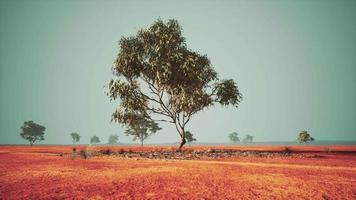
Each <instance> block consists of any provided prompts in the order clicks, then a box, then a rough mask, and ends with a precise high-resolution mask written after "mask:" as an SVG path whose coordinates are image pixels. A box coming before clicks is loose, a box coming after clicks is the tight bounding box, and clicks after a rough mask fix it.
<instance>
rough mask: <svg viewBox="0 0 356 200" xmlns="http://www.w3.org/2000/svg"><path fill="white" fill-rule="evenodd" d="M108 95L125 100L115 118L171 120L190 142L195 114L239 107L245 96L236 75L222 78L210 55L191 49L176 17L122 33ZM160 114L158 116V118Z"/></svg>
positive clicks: (127, 121)
mask: <svg viewBox="0 0 356 200" xmlns="http://www.w3.org/2000/svg"><path fill="white" fill-rule="evenodd" d="M119 45H120V52H119V54H118V55H117V58H116V59H115V62H114V66H113V73H114V75H115V76H117V77H118V79H115V80H114V79H112V80H111V81H110V83H109V90H108V93H107V94H108V96H109V97H110V98H111V99H112V100H116V99H120V100H121V101H120V106H119V108H118V109H117V110H116V111H115V112H114V113H113V115H112V120H113V121H115V122H118V123H120V124H123V125H125V126H128V127H131V128H132V127H133V123H135V121H137V118H139V119H140V120H141V118H144V119H145V121H147V122H150V123H153V122H154V121H163V122H169V123H172V124H174V125H175V128H176V130H177V132H178V134H179V136H180V138H181V142H180V145H179V147H178V150H180V149H181V148H182V147H183V145H184V144H185V143H186V139H185V138H186V137H185V134H186V130H185V126H186V124H187V123H188V122H189V121H190V119H191V117H192V116H193V115H194V114H196V113H198V112H199V111H201V110H203V109H204V108H207V107H210V106H212V105H214V104H216V103H218V104H221V105H223V106H227V105H233V106H235V107H237V106H238V105H239V103H240V101H241V100H242V95H241V93H240V92H239V89H238V87H237V85H236V83H235V82H234V81H233V80H232V79H223V80H219V79H218V74H217V72H216V71H215V70H214V68H213V66H212V65H211V63H210V60H209V59H208V57H207V56H206V55H200V54H199V53H197V52H195V51H192V50H190V49H189V48H188V47H187V45H186V42H185V38H184V37H183V36H182V28H181V26H180V25H179V24H178V21H177V20H169V21H168V22H166V23H165V22H163V21H162V20H160V19H159V20H157V21H156V22H154V24H153V25H152V26H150V27H148V28H145V29H142V30H139V31H138V32H137V34H136V35H135V36H131V37H123V38H122V39H121V40H120V42H119ZM159 116H160V117H161V118H160V119H158V117H159Z"/></svg>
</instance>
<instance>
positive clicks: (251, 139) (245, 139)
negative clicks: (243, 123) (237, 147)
mask: <svg viewBox="0 0 356 200" xmlns="http://www.w3.org/2000/svg"><path fill="white" fill-rule="evenodd" d="M242 142H243V143H252V142H253V136H252V135H250V134H247V135H246V136H245V138H244V139H243V140H242Z"/></svg>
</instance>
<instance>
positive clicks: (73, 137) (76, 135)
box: [70, 133, 80, 144]
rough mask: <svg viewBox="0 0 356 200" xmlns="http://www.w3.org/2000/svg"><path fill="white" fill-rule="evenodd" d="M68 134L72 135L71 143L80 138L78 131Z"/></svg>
mask: <svg viewBox="0 0 356 200" xmlns="http://www.w3.org/2000/svg"><path fill="white" fill-rule="evenodd" d="M70 136H72V139H73V144H75V143H77V142H79V140H80V135H79V134H78V133H71V134H70Z"/></svg>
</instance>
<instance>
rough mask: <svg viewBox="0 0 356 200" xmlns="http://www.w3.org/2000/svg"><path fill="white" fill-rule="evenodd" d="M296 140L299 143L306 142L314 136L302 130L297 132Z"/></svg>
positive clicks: (312, 139) (310, 140)
mask: <svg viewBox="0 0 356 200" xmlns="http://www.w3.org/2000/svg"><path fill="white" fill-rule="evenodd" d="M297 140H298V142H299V143H308V142H312V141H314V138H313V137H311V135H310V134H309V133H308V132H307V131H302V132H300V133H299V135H298V139H297Z"/></svg>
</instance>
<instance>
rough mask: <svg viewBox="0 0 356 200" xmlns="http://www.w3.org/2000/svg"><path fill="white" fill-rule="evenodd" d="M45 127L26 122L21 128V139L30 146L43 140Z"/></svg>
mask: <svg viewBox="0 0 356 200" xmlns="http://www.w3.org/2000/svg"><path fill="white" fill-rule="evenodd" d="M45 130H46V127H44V126H41V125H39V124H36V123H35V122H33V121H26V122H24V123H23V125H22V126H21V133H20V135H21V137H22V138H24V139H25V140H28V141H29V142H30V145H31V146H32V145H33V144H34V143H35V142H36V141H42V140H44V134H45V133H44V131H45Z"/></svg>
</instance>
